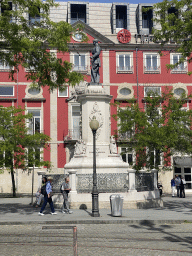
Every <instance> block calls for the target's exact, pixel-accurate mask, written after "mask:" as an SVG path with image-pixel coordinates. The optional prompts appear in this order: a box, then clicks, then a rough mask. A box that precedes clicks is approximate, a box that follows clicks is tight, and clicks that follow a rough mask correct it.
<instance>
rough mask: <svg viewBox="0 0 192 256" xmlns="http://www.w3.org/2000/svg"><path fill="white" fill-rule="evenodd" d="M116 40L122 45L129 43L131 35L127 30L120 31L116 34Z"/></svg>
mask: <svg viewBox="0 0 192 256" xmlns="http://www.w3.org/2000/svg"><path fill="white" fill-rule="evenodd" d="M117 39H118V41H119V42H120V43H122V44H126V43H129V42H130V41H131V33H130V32H129V31H128V30H127V29H121V30H120V31H119V32H118V34H117Z"/></svg>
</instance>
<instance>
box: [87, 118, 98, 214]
mask: <svg viewBox="0 0 192 256" xmlns="http://www.w3.org/2000/svg"><path fill="white" fill-rule="evenodd" d="M89 126H90V128H91V130H92V133H93V190H92V217H100V214H99V201H98V196H99V193H98V190H97V173H96V143H95V136H96V132H97V129H98V128H99V122H98V121H97V120H96V117H95V116H93V118H92V120H91V122H90V123H89Z"/></svg>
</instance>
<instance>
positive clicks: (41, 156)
mask: <svg viewBox="0 0 192 256" xmlns="http://www.w3.org/2000/svg"><path fill="white" fill-rule="evenodd" d="M29 111H40V115H39V116H33V117H37V118H40V129H39V130H40V133H41V131H42V127H43V126H42V109H41V108H27V109H26V113H27V114H28V113H29ZM34 123H35V122H34ZM34 123H33V124H32V125H33V127H32V133H31V131H30V130H29V131H28V133H29V134H32V135H33V132H34V133H35V130H34ZM29 125H30V123H29V121H28V123H27V126H28V127H29ZM39 150H40V159H43V152H41V148H39ZM27 152H28V148H27ZM34 167H35V168H40V167H38V166H37V167H36V166H34ZM31 168H33V167H32V166H30V167H29V169H31Z"/></svg>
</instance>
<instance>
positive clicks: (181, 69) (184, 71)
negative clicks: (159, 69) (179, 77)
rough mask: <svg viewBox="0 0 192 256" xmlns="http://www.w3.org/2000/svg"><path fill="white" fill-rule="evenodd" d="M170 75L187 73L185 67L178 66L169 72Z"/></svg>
mask: <svg viewBox="0 0 192 256" xmlns="http://www.w3.org/2000/svg"><path fill="white" fill-rule="evenodd" d="M171 73H187V66H185V67H184V66H183V65H178V66H177V67H175V68H173V69H172V70H171Z"/></svg>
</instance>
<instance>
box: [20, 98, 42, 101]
mask: <svg viewBox="0 0 192 256" xmlns="http://www.w3.org/2000/svg"><path fill="white" fill-rule="evenodd" d="M22 100H24V101H45V100H46V99H45V98H23V99H22Z"/></svg>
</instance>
